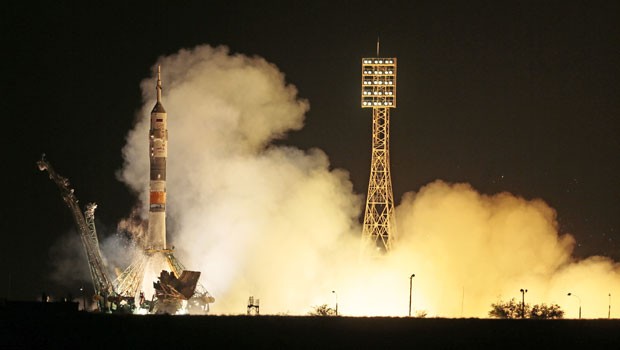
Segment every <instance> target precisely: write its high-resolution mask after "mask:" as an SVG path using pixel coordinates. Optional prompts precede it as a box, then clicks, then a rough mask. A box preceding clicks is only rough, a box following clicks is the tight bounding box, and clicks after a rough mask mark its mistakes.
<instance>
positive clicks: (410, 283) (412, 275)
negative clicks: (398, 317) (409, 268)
mask: <svg viewBox="0 0 620 350" xmlns="http://www.w3.org/2000/svg"><path fill="white" fill-rule="evenodd" d="M414 277H415V273H412V274H411V276H409V317H411V288H412V286H413V278H414Z"/></svg>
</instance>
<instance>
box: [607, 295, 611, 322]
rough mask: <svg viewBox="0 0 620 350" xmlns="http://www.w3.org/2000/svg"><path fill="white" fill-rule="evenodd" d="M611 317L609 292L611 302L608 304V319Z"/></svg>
mask: <svg viewBox="0 0 620 350" xmlns="http://www.w3.org/2000/svg"><path fill="white" fill-rule="evenodd" d="M610 318H611V293H609V304H607V319H610Z"/></svg>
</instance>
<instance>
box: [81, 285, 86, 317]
mask: <svg viewBox="0 0 620 350" xmlns="http://www.w3.org/2000/svg"><path fill="white" fill-rule="evenodd" d="M80 292H82V303H83V304H82V311H86V296H85V295H84V287H80Z"/></svg>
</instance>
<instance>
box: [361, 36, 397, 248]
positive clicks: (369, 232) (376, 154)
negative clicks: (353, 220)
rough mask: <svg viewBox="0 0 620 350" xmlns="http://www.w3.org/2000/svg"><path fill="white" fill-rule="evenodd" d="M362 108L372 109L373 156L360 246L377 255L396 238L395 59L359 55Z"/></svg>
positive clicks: (389, 246)
mask: <svg viewBox="0 0 620 350" xmlns="http://www.w3.org/2000/svg"><path fill="white" fill-rule="evenodd" d="M361 102H362V108H372V158H371V162H370V179H369V181H368V195H367V197H366V209H365V211H364V224H363V229H362V248H363V250H364V249H368V248H369V247H370V248H371V249H372V250H373V251H372V252H364V253H365V255H371V256H373V255H378V253H385V252H387V251H389V250H390V249H391V246H392V243H393V241H394V239H395V238H396V221H395V216H394V195H393V193H392V177H391V175H390V108H396V58H381V57H379V42H378V41H377V57H372V58H362V101H361Z"/></svg>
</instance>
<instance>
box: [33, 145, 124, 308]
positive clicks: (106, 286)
mask: <svg viewBox="0 0 620 350" xmlns="http://www.w3.org/2000/svg"><path fill="white" fill-rule="evenodd" d="M37 164H38V166H39V170H41V171H44V170H47V172H48V173H49V177H50V179H52V181H54V183H56V185H57V186H58V188H59V189H60V193H61V195H62V198H63V199H64V201H65V203H66V204H67V206H68V207H69V209H71V214H73V219H74V220H75V223H76V225H77V227H78V230H79V233H80V238H81V240H82V245H83V246H84V250H85V252H86V257H87V259H88V267H89V270H90V276H91V278H92V281H93V288H94V290H95V295H97V296H100V297H103V298H105V297H107V296H109V295H112V294H114V286H113V284H112V283H111V282H110V279H109V278H108V275H107V273H106V269H105V265H104V261H103V258H102V257H101V251H100V250H99V239H98V238H97V231H96V229H95V218H94V215H95V208H97V205H96V204H95V203H89V204H88V205H87V206H86V210H85V211H84V214H82V211H81V210H80V206H79V204H78V199H77V197H76V196H75V193H74V190H73V189H72V188H71V187H70V185H69V180H68V179H67V178H65V177H62V176H60V175H58V174H57V173H56V171H54V168H52V166H51V165H50V163H49V162H48V161H47V160H46V159H45V154H44V155H43V156H42V157H41V160H39V161H38V162H37Z"/></svg>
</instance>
